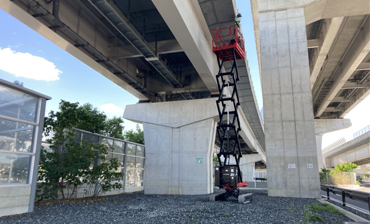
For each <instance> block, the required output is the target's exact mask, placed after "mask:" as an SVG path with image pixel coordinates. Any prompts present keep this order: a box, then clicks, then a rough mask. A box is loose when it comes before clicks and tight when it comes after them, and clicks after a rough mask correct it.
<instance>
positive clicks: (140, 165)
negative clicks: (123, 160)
mask: <svg viewBox="0 0 370 224" xmlns="http://www.w3.org/2000/svg"><path fill="white" fill-rule="evenodd" d="M136 168H144V158H139V157H136Z"/></svg>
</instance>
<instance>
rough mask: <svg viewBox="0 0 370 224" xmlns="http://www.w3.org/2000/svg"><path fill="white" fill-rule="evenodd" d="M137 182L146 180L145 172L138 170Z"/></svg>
mask: <svg viewBox="0 0 370 224" xmlns="http://www.w3.org/2000/svg"><path fill="white" fill-rule="evenodd" d="M135 172H136V180H144V170H143V169H136V171H135Z"/></svg>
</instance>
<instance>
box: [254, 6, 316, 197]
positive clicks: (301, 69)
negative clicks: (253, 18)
mask: <svg viewBox="0 0 370 224" xmlns="http://www.w3.org/2000/svg"><path fill="white" fill-rule="evenodd" d="M259 27H260V44H261V49H260V52H261V79H262V80H261V81H262V89H263V101H264V124H265V139H266V153H267V155H266V157H267V180H268V194H269V195H270V196H283V197H300V198H319V197H320V181H319V174H318V172H317V170H318V164H317V150H316V139H315V128H314V117H313V109H312V94H311V88H310V71H309V64H308V53H307V40H306V26H305V17H304V9H303V8H295V9H287V10H281V11H277V12H262V13H260V14H259Z"/></svg>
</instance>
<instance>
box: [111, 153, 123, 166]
mask: <svg viewBox="0 0 370 224" xmlns="http://www.w3.org/2000/svg"><path fill="white" fill-rule="evenodd" d="M112 155H113V158H117V160H118V164H119V166H124V163H123V162H124V161H123V155H120V154H115V153H113V154H112Z"/></svg>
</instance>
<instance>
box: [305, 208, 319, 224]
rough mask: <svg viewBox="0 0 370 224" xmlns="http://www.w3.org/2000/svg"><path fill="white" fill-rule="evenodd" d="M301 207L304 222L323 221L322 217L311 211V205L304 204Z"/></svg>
mask: <svg viewBox="0 0 370 224" xmlns="http://www.w3.org/2000/svg"><path fill="white" fill-rule="evenodd" d="M303 209H304V211H303V214H304V217H303V221H304V223H311V222H323V221H324V219H323V218H322V217H321V216H320V215H318V214H316V213H313V212H312V208H311V206H307V205H305V206H304V208H303Z"/></svg>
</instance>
